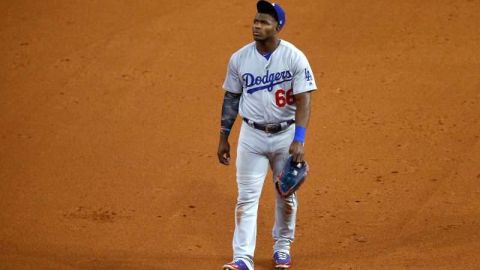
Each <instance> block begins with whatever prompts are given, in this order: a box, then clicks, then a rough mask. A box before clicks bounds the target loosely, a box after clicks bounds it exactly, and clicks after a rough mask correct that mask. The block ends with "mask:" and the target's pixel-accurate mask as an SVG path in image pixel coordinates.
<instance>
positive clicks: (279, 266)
mask: <svg viewBox="0 0 480 270" xmlns="http://www.w3.org/2000/svg"><path fill="white" fill-rule="evenodd" d="M274 268H275V269H276V270H283V269H288V268H290V265H289V264H277V265H275V266H274Z"/></svg>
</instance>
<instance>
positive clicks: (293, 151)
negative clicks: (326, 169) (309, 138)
mask: <svg viewBox="0 0 480 270" xmlns="http://www.w3.org/2000/svg"><path fill="white" fill-rule="evenodd" d="M304 151H305V150H304V148H303V143H301V142H297V141H293V142H292V144H290V149H289V150H288V152H289V153H290V155H292V158H293V161H295V162H303V156H304V154H305V152H304Z"/></svg>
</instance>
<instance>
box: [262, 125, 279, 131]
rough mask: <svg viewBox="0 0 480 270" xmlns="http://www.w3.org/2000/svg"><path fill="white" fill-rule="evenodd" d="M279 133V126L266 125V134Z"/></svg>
mask: <svg viewBox="0 0 480 270" xmlns="http://www.w3.org/2000/svg"><path fill="white" fill-rule="evenodd" d="M277 131H278V125H277V124H266V125H265V132H266V133H275V132H277Z"/></svg>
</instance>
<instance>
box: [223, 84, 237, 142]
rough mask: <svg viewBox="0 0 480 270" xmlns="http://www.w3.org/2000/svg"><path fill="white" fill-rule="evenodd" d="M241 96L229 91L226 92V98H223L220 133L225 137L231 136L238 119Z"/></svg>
mask: <svg viewBox="0 0 480 270" xmlns="http://www.w3.org/2000/svg"><path fill="white" fill-rule="evenodd" d="M241 96H242V95H241V94H234V93H231V92H228V91H227V92H225V96H224V97H223V106H222V120H221V123H220V125H221V127H220V133H222V134H225V135H229V134H230V130H231V129H232V127H233V123H234V122H235V119H236V118H237V114H238V106H239V104H240V97H241Z"/></svg>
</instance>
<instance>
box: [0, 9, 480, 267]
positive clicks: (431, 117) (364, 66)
mask: <svg viewBox="0 0 480 270" xmlns="http://www.w3.org/2000/svg"><path fill="white" fill-rule="evenodd" d="M281 3H282V4H283V6H284V8H285V10H286V11H287V25H286V27H285V29H284V30H283V31H282V33H281V37H282V38H284V39H285V40H288V41H290V42H292V43H294V44H295V45H296V46H297V47H299V48H300V49H301V50H302V51H303V52H305V54H306V55H307V56H308V58H309V60H310V63H311V65H312V68H313V70H314V73H315V76H316V79H317V83H318V86H319V91H317V92H316V93H315V94H314V97H313V98H314V99H313V102H314V103H313V114H312V119H311V122H310V127H309V131H308V136H307V145H306V151H307V155H306V158H307V160H308V161H309V163H310V166H311V173H310V176H309V179H308V180H307V182H306V183H305V184H304V185H303V187H302V189H301V190H300V191H299V197H300V208H299V217H298V227H297V239H296V242H295V244H294V247H293V260H294V268H292V269H369V270H370V269H449V270H450V269H478V265H479V260H480V256H479V255H478V253H479V251H480V185H479V182H480V166H479V164H480V143H479V136H480V76H479V71H480V54H479V51H478V48H480V39H479V37H480V20H479V17H478V14H480V1H478V0H438V1H433V0H425V1H418V0H402V1H399V0H392V1H373V0H365V1H326V0H320V1H314V0H304V1H293V0H284V1H282V2H281ZM254 13H255V1H253V0H252V1H244V0H231V1H211V0H204V1H186V0H181V1H164V0H156V1H153V0H145V1H113V0H104V1H78V0H66V1H49V0H46V1H31V0H30V1H28V0H20V1H1V2H0V63H1V66H0V269H2V270H3V269H8V270H10V269H15V270H17V269H21V270H23V269H116V270H133V269H139V270H140V269H145V270H150V269H162V270H170V269H220V267H221V265H222V264H223V263H225V262H227V261H229V260H230V259H231V253H232V251H231V239H232V231H233V226H234V223H233V217H234V215H233V211H234V205H235V198H236V184H235V166H233V165H232V166H229V167H225V166H222V165H220V164H219V163H218V161H217V158H216V150H217V143H218V128H219V117H220V108H221V101H222V96H223V92H222V90H221V85H222V82H223V78H224V76H225V71H226V64H227V61H228V59H229V57H230V55H231V53H233V52H234V51H235V50H236V49H238V48H240V47H241V46H243V45H244V44H246V43H248V42H250V41H251V40H252V39H251V30H250V27H251V23H252V18H253V15H254ZM239 122H240V121H237V123H236V125H235V128H234V132H233V135H232V138H231V143H232V146H233V148H235V146H236V140H237V133H238V127H239V125H238V123H239ZM233 158H235V155H234V156H233ZM266 183H267V184H266V185H265V188H264V190H265V192H264V193H263V195H262V200H261V207H260V212H259V219H258V224H259V228H258V243H257V250H256V254H255V255H256V261H255V262H256V268H255V269H257V270H262V269H271V262H270V256H271V247H272V244H273V242H272V240H271V236H270V231H271V226H272V224H273V192H274V189H273V185H271V184H270V181H266Z"/></svg>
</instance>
